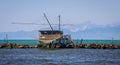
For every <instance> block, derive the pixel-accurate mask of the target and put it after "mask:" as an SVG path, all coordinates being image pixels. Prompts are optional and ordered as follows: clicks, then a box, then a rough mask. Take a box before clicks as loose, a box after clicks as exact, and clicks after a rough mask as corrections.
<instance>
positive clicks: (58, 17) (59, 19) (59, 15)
mask: <svg viewBox="0 0 120 65" xmlns="http://www.w3.org/2000/svg"><path fill="white" fill-rule="evenodd" d="M58 18H59V31H60V15H59V16H58Z"/></svg>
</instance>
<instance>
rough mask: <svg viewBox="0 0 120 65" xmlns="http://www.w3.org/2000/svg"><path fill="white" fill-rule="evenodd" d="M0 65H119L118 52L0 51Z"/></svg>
mask: <svg viewBox="0 0 120 65" xmlns="http://www.w3.org/2000/svg"><path fill="white" fill-rule="evenodd" d="M0 65H120V50H119V49H38V48H34V49H0Z"/></svg>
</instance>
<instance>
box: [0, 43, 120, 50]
mask: <svg viewBox="0 0 120 65" xmlns="http://www.w3.org/2000/svg"><path fill="white" fill-rule="evenodd" d="M0 48H10V49H11V48H85V49H120V45H115V44H95V43H93V44H66V45H65V44H60V43H58V44H37V45H36V46H30V45H24V44H12V43H7V44H0Z"/></svg>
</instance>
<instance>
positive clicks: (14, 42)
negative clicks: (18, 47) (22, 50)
mask: <svg viewBox="0 0 120 65" xmlns="http://www.w3.org/2000/svg"><path fill="white" fill-rule="evenodd" d="M8 42H9V43H12V44H16V43H18V44H28V45H32V46H35V45H37V44H40V43H39V41H38V40H8ZM73 42H74V43H76V44H77V43H81V40H73ZM3 43H6V41H5V40H0V44H3ZM82 43H83V44H92V43H95V44H120V40H83V41H82Z"/></svg>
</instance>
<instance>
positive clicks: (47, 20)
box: [44, 13, 53, 31]
mask: <svg viewBox="0 0 120 65" xmlns="http://www.w3.org/2000/svg"><path fill="white" fill-rule="evenodd" d="M44 17H45V19H46V20H47V22H48V24H49V25H50V28H51V29H52V31H53V28H52V26H51V24H50V22H49V20H48V18H47V16H46V15H45V13H44Z"/></svg>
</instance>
